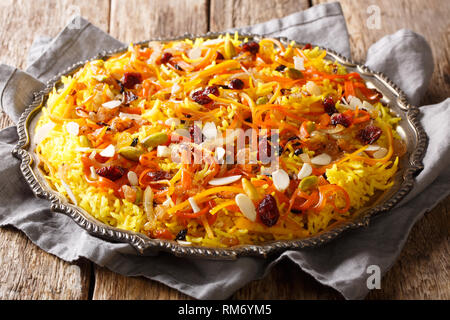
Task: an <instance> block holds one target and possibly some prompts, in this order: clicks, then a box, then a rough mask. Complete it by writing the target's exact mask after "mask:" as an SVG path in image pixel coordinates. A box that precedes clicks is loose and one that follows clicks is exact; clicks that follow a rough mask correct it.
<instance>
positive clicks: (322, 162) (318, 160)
mask: <svg viewBox="0 0 450 320" xmlns="http://www.w3.org/2000/svg"><path fill="white" fill-rule="evenodd" d="M330 162H331V156H330V155H328V154H326V153H322V154H319V155H318V156H316V157H314V158H312V159H311V163H312V164H316V165H318V166H326V165H327V164H330Z"/></svg>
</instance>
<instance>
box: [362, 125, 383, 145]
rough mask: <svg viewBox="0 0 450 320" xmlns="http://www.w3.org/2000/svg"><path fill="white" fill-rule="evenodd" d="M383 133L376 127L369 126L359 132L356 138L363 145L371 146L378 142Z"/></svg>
mask: <svg viewBox="0 0 450 320" xmlns="http://www.w3.org/2000/svg"><path fill="white" fill-rule="evenodd" d="M382 133H383V131H381V129H380V128H378V127H376V126H372V125H369V126H367V127H365V128H364V129H362V130H360V131H359V132H358V134H357V138H358V139H359V140H361V142H363V143H364V144H372V143H374V142H375V141H377V140H378V138H379V137H380V136H381V134H382Z"/></svg>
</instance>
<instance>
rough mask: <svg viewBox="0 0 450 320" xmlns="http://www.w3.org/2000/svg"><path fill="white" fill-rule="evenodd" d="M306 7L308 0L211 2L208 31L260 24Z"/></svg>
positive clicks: (230, 0) (223, 0) (233, 0)
mask: <svg viewBox="0 0 450 320" xmlns="http://www.w3.org/2000/svg"><path fill="white" fill-rule="evenodd" d="M308 7H309V1H308V0H278V1H260V0H229V1H228V0H227V1H225V0H211V15H210V31H222V30H226V29H229V28H235V27H243V26H247V25H252V24H255V23H261V22H265V21H267V20H270V19H276V18H281V17H284V16H287V15H289V14H291V13H294V12H297V11H300V10H304V9H307V8H308Z"/></svg>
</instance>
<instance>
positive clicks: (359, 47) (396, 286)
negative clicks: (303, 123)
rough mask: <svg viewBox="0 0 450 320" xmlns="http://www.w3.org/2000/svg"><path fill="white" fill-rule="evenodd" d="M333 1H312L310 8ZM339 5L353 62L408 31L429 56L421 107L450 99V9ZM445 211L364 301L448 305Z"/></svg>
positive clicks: (442, 208)
mask: <svg viewBox="0 0 450 320" xmlns="http://www.w3.org/2000/svg"><path fill="white" fill-rule="evenodd" d="M332 1H333V0H314V1H313V4H317V3H323V2H332ZM340 3H341V5H342V9H343V11H344V15H345V18H346V21H347V27H348V31H349V33H350V45H351V49H352V55H353V58H354V59H355V60H356V61H364V60H365V57H366V52H367V50H368V48H369V47H370V45H372V44H373V43H374V42H376V41H377V40H379V39H380V38H382V37H383V36H385V35H387V34H391V33H394V32H396V31H397V30H399V29H402V28H408V29H411V30H413V31H415V32H417V33H419V34H421V35H423V36H424V37H425V38H426V40H427V41H428V43H429V44H430V46H431V49H432V51H433V56H434V64H435V70H434V73H433V77H432V79H431V83H432V85H430V87H429V89H428V91H427V93H426V95H425V97H424V99H423V101H422V103H423V104H432V103H437V102H440V101H442V100H443V99H445V98H447V97H448V96H450V87H449V85H448V82H449V61H450V38H449V37H448V30H449V28H450V24H449V20H448V15H449V14H450V7H449V6H448V3H447V2H446V1H445V0H430V1H427V2H426V5H425V4H424V2H423V1H420V0H408V1H403V0H377V1H372V0H362V1H357V2H356V1H351V0H341V1H340ZM371 5H376V6H377V7H378V8H379V10H380V11H379V12H380V21H379V22H380V24H379V28H377V27H375V28H373V27H374V25H373V24H372V22H374V21H373V20H368V19H369V18H370V17H371V16H372V15H373V14H374V11H370V9H369V6H371ZM372 10H374V9H372ZM375 10H378V9H376V8H375ZM430 21H432V23H430ZM449 205H450V197H448V198H447V199H446V200H444V201H442V202H441V204H439V205H438V206H437V207H436V208H435V209H434V210H432V211H431V212H430V213H428V214H426V216H425V217H424V218H423V219H422V220H420V221H419V222H418V223H417V224H416V225H415V226H414V228H413V230H412V232H411V234H410V236H409V239H408V241H407V243H406V245H405V248H404V249H403V251H402V254H401V255H400V257H399V259H398V260H397V262H396V263H395V265H394V266H393V268H392V269H391V270H390V271H389V272H388V273H387V274H386V276H385V277H384V278H383V281H382V289H381V290H375V291H373V292H371V293H370V294H369V296H368V298H369V299H449V297H450V284H449V282H448V278H449V270H450V262H449V259H448V257H449V242H448V237H449V233H448V231H449V230H450V220H449V216H448V208H449Z"/></svg>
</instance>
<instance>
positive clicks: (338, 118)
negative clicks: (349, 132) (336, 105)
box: [331, 113, 352, 128]
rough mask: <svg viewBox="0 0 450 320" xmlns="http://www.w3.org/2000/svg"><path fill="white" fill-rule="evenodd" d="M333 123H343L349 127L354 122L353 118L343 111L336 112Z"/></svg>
mask: <svg viewBox="0 0 450 320" xmlns="http://www.w3.org/2000/svg"><path fill="white" fill-rule="evenodd" d="M331 124H332V125H334V126H335V125H338V124H340V125H343V126H344V127H346V128H348V127H350V125H351V124H352V122H351V120H350V119H349V118H348V117H347V116H346V115H345V114H343V113H335V114H333V115H332V116H331Z"/></svg>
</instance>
